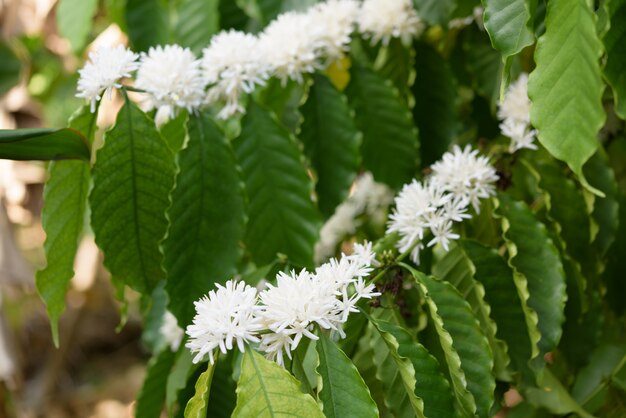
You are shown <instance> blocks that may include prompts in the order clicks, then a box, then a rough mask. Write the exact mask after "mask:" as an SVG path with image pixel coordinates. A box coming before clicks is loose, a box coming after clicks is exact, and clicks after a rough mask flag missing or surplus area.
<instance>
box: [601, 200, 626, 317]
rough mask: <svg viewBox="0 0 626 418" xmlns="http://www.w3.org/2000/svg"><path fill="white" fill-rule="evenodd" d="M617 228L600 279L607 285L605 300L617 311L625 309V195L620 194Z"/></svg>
mask: <svg viewBox="0 0 626 418" xmlns="http://www.w3.org/2000/svg"><path fill="white" fill-rule="evenodd" d="M618 219H619V228H618V230H617V233H616V234H615V241H614V242H613V245H611V248H609V251H608V252H607V254H606V267H605V269H604V271H603V272H602V276H601V277H602V280H603V282H604V283H605V285H606V287H607V292H606V296H605V297H606V300H607V301H608V302H609V305H610V306H611V307H612V308H613V309H614V310H615V311H617V312H618V313H624V311H626V299H625V298H624V295H625V294H626V279H625V278H624V254H626V196H624V195H620V200H619V217H618Z"/></svg>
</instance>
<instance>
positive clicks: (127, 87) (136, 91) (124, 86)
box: [120, 85, 147, 95]
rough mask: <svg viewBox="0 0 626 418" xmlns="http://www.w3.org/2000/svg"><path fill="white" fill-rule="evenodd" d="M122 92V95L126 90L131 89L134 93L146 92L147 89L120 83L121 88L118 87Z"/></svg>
mask: <svg viewBox="0 0 626 418" xmlns="http://www.w3.org/2000/svg"><path fill="white" fill-rule="evenodd" d="M120 90H122V91H123V92H124V95H126V92H127V91H132V92H135V93H147V91H145V90H143V89H138V88H137V87H133V86H127V85H122V88H121V89H120Z"/></svg>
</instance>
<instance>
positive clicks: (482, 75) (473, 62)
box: [463, 28, 504, 112]
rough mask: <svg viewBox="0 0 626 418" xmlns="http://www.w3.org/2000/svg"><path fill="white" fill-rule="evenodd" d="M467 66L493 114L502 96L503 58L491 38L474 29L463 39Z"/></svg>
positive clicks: (478, 90)
mask: <svg viewBox="0 0 626 418" xmlns="http://www.w3.org/2000/svg"><path fill="white" fill-rule="evenodd" d="M463 50H464V54H465V66H466V68H467V71H468V72H469V74H470V75H471V76H472V84H473V87H474V88H475V89H476V92H477V93H478V94H480V95H481V96H482V97H484V98H485V99H487V101H488V103H489V108H490V109H491V111H492V112H493V111H494V110H495V107H496V104H497V102H498V97H499V96H500V84H501V81H502V80H501V79H502V70H503V68H504V64H503V63H502V56H501V55H500V53H498V51H496V50H494V49H493V47H492V46H491V44H490V43H489V38H488V37H487V36H486V35H485V34H484V33H483V32H481V31H479V30H478V29H475V28H472V29H471V30H470V31H469V33H468V34H467V36H465V37H464V38H463Z"/></svg>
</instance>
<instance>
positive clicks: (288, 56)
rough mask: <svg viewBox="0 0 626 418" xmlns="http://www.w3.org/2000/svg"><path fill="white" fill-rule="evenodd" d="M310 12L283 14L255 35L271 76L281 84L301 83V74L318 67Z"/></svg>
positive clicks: (318, 46)
mask: <svg viewBox="0 0 626 418" xmlns="http://www.w3.org/2000/svg"><path fill="white" fill-rule="evenodd" d="M319 24H320V23H319V22H316V21H315V19H314V18H313V14H311V13H297V12H286V13H283V14H281V15H279V16H278V17H277V18H276V19H275V20H273V21H272V22H271V23H270V24H269V25H268V26H267V27H266V28H265V30H264V31H263V33H261V35H260V36H259V38H260V41H261V51H262V53H263V54H264V56H265V57H266V58H267V60H268V62H269V64H270V66H271V71H272V74H273V75H274V76H276V77H277V78H279V79H280V80H281V81H282V82H283V83H285V82H286V81H287V79H289V78H290V79H292V80H294V81H297V82H298V83H302V82H303V74H306V73H313V72H314V71H315V70H316V69H318V68H321V67H322V66H321V63H320V60H319V56H318V50H319V48H320V43H319V40H318V35H317V33H318V30H319V28H318V25H319Z"/></svg>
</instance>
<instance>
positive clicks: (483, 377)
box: [407, 266, 496, 417]
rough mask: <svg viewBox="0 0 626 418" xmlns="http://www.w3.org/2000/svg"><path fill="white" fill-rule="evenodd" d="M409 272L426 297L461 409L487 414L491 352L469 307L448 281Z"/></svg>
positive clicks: (491, 397) (491, 382) (491, 383)
mask: <svg viewBox="0 0 626 418" xmlns="http://www.w3.org/2000/svg"><path fill="white" fill-rule="evenodd" d="M407 267H408V266H407ZM409 271H410V272H411V273H412V274H413V277H414V278H415V280H416V282H417V284H418V286H419V287H420V289H421V291H422V293H423V295H424V298H425V299H426V303H427V305H428V308H429V311H430V318H431V319H432V321H433V324H434V326H435V328H436V330H437V334H438V335H439V340H440V343H441V346H442V348H443V350H444V353H445V357H446V362H447V363H448V370H449V372H450V377H451V380H452V387H453V391H454V394H455V397H456V399H457V401H458V402H459V404H460V406H461V408H462V409H461V411H462V412H463V414H464V415H469V416H473V415H474V414H477V415H478V416H479V417H486V416H489V410H490V409H491V405H492V404H493V400H494V395H493V393H494V390H495V388H496V381H495V376H494V374H493V371H492V369H493V354H492V352H491V347H489V341H488V340H487V337H486V336H485V334H484V333H483V331H482V329H481V328H480V326H479V323H478V320H477V319H476V317H475V316H474V314H473V312H472V310H471V307H470V306H469V304H468V303H467V302H466V301H465V300H464V298H463V296H462V295H461V294H460V293H459V292H458V291H457V290H456V289H455V288H454V287H453V286H452V285H451V284H450V283H447V282H444V281H440V280H436V279H434V278H432V277H428V276H426V275H424V274H422V273H420V272H418V271H416V270H414V269H411V268H409ZM459 366H460V367H459ZM466 385H467V386H466ZM468 390H469V393H468Z"/></svg>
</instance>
